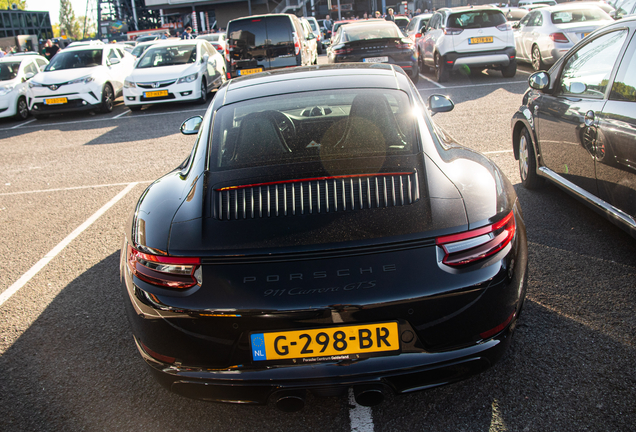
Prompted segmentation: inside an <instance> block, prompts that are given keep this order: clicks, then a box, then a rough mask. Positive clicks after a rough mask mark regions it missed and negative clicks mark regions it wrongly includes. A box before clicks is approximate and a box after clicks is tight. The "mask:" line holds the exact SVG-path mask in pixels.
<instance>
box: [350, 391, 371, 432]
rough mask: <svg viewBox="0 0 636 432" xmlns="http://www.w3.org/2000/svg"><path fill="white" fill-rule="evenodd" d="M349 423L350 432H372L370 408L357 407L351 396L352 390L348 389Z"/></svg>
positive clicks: (354, 399)
mask: <svg viewBox="0 0 636 432" xmlns="http://www.w3.org/2000/svg"><path fill="white" fill-rule="evenodd" d="M349 405H350V406H352V407H353V408H351V409H350V410H349V421H350V422H351V432H373V416H372V411H371V407H363V406H361V405H358V404H357V402H356V398H355V397H354V396H353V389H352V388H350V389H349Z"/></svg>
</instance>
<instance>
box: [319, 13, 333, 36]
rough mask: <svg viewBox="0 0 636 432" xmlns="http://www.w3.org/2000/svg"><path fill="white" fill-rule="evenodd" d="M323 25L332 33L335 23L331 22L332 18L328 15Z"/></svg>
mask: <svg viewBox="0 0 636 432" xmlns="http://www.w3.org/2000/svg"><path fill="white" fill-rule="evenodd" d="M322 25H323V26H325V30H327V31H328V32H330V31H331V29H332V28H333V22H332V21H331V16H329V15H327V16H326V17H325V20H324V21H323V24H322Z"/></svg>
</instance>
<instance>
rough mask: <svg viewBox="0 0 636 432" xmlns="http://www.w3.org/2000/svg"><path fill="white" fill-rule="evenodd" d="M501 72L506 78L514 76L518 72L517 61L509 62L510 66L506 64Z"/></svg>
mask: <svg viewBox="0 0 636 432" xmlns="http://www.w3.org/2000/svg"><path fill="white" fill-rule="evenodd" d="M501 74H502V75H503V76H504V78H512V77H514V76H515V75H516V74H517V61H516V60H513V61H511V62H510V63H509V64H508V66H505V67H504V68H503V69H501Z"/></svg>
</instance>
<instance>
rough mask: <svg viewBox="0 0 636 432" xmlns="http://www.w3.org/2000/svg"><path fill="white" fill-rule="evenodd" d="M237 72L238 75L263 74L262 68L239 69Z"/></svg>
mask: <svg viewBox="0 0 636 432" xmlns="http://www.w3.org/2000/svg"><path fill="white" fill-rule="evenodd" d="M237 72H238V74H239V75H252V74H255V73H259V72H263V68H255V69H239V70H238V71H237Z"/></svg>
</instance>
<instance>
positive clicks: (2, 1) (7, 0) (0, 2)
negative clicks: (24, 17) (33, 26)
mask: <svg viewBox="0 0 636 432" xmlns="http://www.w3.org/2000/svg"><path fill="white" fill-rule="evenodd" d="M13 3H15V4H17V5H18V9H20V10H25V9H26V6H27V5H26V0H0V9H11V5H12V4H13Z"/></svg>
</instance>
